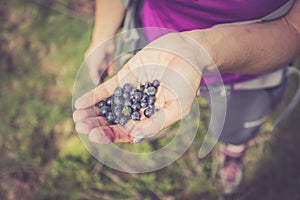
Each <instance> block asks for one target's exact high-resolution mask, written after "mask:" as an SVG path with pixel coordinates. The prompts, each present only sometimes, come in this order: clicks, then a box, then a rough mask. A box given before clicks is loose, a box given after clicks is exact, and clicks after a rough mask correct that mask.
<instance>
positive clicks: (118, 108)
mask: <svg viewBox="0 0 300 200" xmlns="http://www.w3.org/2000/svg"><path fill="white" fill-rule="evenodd" d="M122 111H123V107H122V106H115V107H113V109H112V112H113V114H114V115H115V116H116V117H120V116H122V115H123V113H122Z"/></svg>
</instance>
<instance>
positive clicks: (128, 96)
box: [123, 92, 131, 99]
mask: <svg viewBox="0 0 300 200" xmlns="http://www.w3.org/2000/svg"><path fill="white" fill-rule="evenodd" d="M130 97H131V95H130V93H129V92H124V93H123V98H124V99H130Z"/></svg>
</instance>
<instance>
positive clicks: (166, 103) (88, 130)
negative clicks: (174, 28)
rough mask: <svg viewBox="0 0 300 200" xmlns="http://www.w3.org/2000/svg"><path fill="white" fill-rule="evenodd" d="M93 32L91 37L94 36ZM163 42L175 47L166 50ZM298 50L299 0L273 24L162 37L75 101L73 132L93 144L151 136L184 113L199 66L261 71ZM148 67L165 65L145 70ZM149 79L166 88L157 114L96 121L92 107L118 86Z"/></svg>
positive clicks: (159, 98) (159, 96)
mask: <svg viewBox="0 0 300 200" xmlns="http://www.w3.org/2000/svg"><path fill="white" fill-rule="evenodd" d="M115 13H116V12H114V14H115ZM119 19H120V18H117V19H116V21H115V23H116V24H118V23H119V21H118V20H119ZM110 25H111V24H110ZM97 26H98V27H97ZM101 26H102V25H101ZM101 26H100V25H99V24H97V23H96V24H95V32H97V31H99V32H101V30H102V29H101ZM114 27H115V26H114ZM114 30H115V29H114ZM95 32H94V35H93V37H97V36H96V35H97V34H96V33H95ZM168 41H173V42H172V44H175V45H171V46H170V45H169V44H170V42H168ZM258 41H259V42H258ZM195 44H197V45H198V47H200V49H201V50H200V51H199V48H197V45H195ZM173 52H179V53H180V55H178V54H176V53H175V54H174V53H173ZM299 52H300V0H297V1H296V2H295V4H294V6H293V8H292V9H291V10H290V12H289V13H288V14H287V15H285V16H284V17H282V18H279V19H277V20H274V21H270V22H264V23H259V24H247V25H232V26H223V27H222V26H220V27H215V28H209V29H204V30H193V31H187V32H181V33H171V34H167V35H164V36H162V37H161V38H159V39H157V40H155V41H153V42H152V43H150V44H149V45H147V46H146V47H145V48H144V49H142V50H141V51H140V52H139V53H138V54H136V55H135V56H134V57H133V58H132V59H131V60H130V61H129V62H128V63H127V64H126V65H125V66H124V67H123V68H122V69H121V70H120V71H119V72H118V74H117V75H116V76H114V77H112V78H111V79H110V80H108V81H107V82H105V83H103V84H101V85H99V86H98V87H96V88H95V89H94V90H92V91H90V92H88V93H87V94H85V95H83V96H82V97H80V98H79V99H78V100H77V101H76V103H75V107H76V109H77V110H76V111H75V112H74V114H73V118H74V121H75V123H76V130H77V131H78V132H80V133H83V134H89V137H90V139H91V140H92V141H94V142H98V143H109V142H128V141H129V142H132V140H133V138H134V137H138V136H144V137H148V136H151V135H154V134H156V133H158V132H159V131H160V130H162V129H164V128H166V127H168V126H169V125H171V124H172V123H174V122H176V121H178V120H180V119H182V118H183V117H184V116H186V115H187V114H188V112H189V111H190V108H191V105H192V101H193V99H194V97H195V94H196V91H197V88H198V86H199V83H200V80H201V73H202V70H203V69H204V68H207V69H211V68H212V67H213V66H216V67H217V68H218V69H219V70H220V71H222V72H235V73H247V74H251V73H261V72H266V71H269V70H273V69H277V68H280V67H281V66H284V65H286V64H288V63H289V62H290V61H291V60H292V59H294V58H295V57H296V56H297V55H299ZM185 58H189V60H190V62H187V60H186V59H185ZM212 61H214V62H212ZM153 65H155V66H164V67H149V66H153ZM146 66H147V67H146ZM170 69H171V70H170ZM171 71H174V72H175V73H171ZM178 74H180V77H183V78H182V79H180V78H179V77H178ZM154 79H158V80H161V82H162V84H163V85H165V86H166V87H160V88H159V90H158V92H157V100H156V103H157V104H158V105H159V107H160V110H159V112H157V113H155V114H154V115H153V116H152V117H151V118H149V119H142V120H141V121H139V122H130V123H128V124H126V126H125V127H120V126H117V125H115V126H108V125H107V124H106V123H105V122H104V120H103V119H102V118H101V117H96V114H97V109H95V107H94V105H95V104H96V103H97V102H99V101H100V100H102V99H105V98H106V97H108V96H110V95H111V94H112V93H113V90H114V88H115V87H116V86H118V85H119V84H120V85H123V84H124V83H125V82H130V83H135V82H137V81H138V82H145V81H149V80H150V81H151V80H154ZM174 80H176V81H174ZM99 125H100V126H99Z"/></svg>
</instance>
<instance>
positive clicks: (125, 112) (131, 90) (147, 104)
mask: <svg viewBox="0 0 300 200" xmlns="http://www.w3.org/2000/svg"><path fill="white" fill-rule="evenodd" d="M159 85H160V82H159V81H158V80H153V81H152V82H148V81H147V82H145V83H144V84H141V83H137V84H136V86H135V87H133V86H132V85H131V84H129V83H126V84H125V85H124V86H123V88H121V87H117V88H115V90H114V93H113V95H112V96H110V97H108V98H107V99H105V100H101V101H100V102H99V103H98V104H97V106H98V107H99V108H100V114H99V115H100V116H102V117H105V119H106V121H107V122H108V123H109V124H120V125H122V126H124V125H125V124H126V123H127V122H128V121H129V120H130V119H132V120H135V121H138V120H140V119H141V114H144V116H145V117H148V118H149V117H151V116H152V115H153V114H154V113H155V112H156V111H157V109H156V108H155V106H154V103H155V95H156V92H157V89H158V87H159Z"/></svg>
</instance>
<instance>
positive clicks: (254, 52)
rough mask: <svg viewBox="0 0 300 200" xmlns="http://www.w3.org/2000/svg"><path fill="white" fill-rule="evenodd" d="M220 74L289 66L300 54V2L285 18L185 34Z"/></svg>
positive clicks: (256, 71)
mask: <svg viewBox="0 0 300 200" xmlns="http://www.w3.org/2000/svg"><path fill="white" fill-rule="evenodd" d="M185 34H187V35H189V36H191V37H192V38H193V39H194V40H196V41H197V42H198V43H199V44H201V45H202V46H203V47H204V48H205V49H206V50H207V52H208V53H209V54H210V56H211V57H212V59H213V60H214V62H215V63H216V65H217V67H218V68H219V70H221V71H223V72H239V73H259V72H263V71H267V70H271V69H276V68H279V67H282V66H284V65H286V64H288V63H289V62H290V61H291V60H292V59H293V58H295V57H296V56H298V55H299V53H300V0H297V1H296V2H295V4H294V6H293V8H292V9H291V11H290V12H289V13H288V14H287V15H286V16H284V17H282V18H280V19H277V20H274V21H270V22H265V23H256V24H247V25H232V26H223V27H222V26H220V27H215V28H210V29H206V30H195V31H190V32H185Z"/></svg>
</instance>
